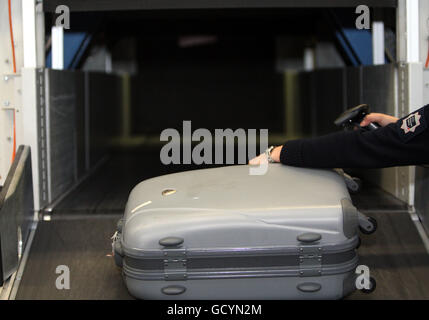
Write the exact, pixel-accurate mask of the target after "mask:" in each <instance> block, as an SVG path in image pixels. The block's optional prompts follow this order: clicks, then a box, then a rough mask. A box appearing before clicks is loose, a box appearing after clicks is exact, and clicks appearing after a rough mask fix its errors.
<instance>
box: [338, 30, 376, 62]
mask: <svg viewBox="0 0 429 320" xmlns="http://www.w3.org/2000/svg"><path fill="white" fill-rule="evenodd" d="M343 34H344V37H345V38H346V40H347V42H348V43H349V45H350V48H351V50H353V52H354V53H355V54H356V56H357V58H358V59H359V60H360V64H362V65H371V64H372V34H371V32H370V31H369V30H358V29H355V28H344V29H343Z"/></svg>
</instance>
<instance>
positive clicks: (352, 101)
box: [346, 67, 365, 108]
mask: <svg viewBox="0 0 429 320" xmlns="http://www.w3.org/2000/svg"><path fill="white" fill-rule="evenodd" d="M346 98H347V100H346V101H347V102H346V106H347V108H351V107H354V106H357V105H359V104H361V103H365V102H363V95H362V67H349V68H346Z"/></svg>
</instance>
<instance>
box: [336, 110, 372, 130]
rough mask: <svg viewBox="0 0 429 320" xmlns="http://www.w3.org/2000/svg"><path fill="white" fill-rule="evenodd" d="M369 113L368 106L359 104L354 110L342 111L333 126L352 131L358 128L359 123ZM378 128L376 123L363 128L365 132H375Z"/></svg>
mask: <svg viewBox="0 0 429 320" xmlns="http://www.w3.org/2000/svg"><path fill="white" fill-rule="evenodd" d="M369 113H371V112H370V110H369V105H367V104H360V105H358V106H356V107H354V108H351V109H348V110H346V111H344V112H343V113H342V114H341V115H340V116H339V117H338V118H337V119H336V120H335V121H334V123H335V125H336V126H338V127H342V128H345V129H353V128H355V127H358V128H359V127H360V123H361V122H362V120H363V119H364V118H365V116H366V115H367V114H369ZM378 128H380V126H379V125H378V124H377V123H370V124H369V125H368V126H366V127H363V129H365V130H370V131H372V130H377V129H378Z"/></svg>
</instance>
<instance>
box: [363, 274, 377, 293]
mask: <svg viewBox="0 0 429 320" xmlns="http://www.w3.org/2000/svg"><path fill="white" fill-rule="evenodd" d="M369 282H370V284H371V285H370V288H369V289H365V288H364V289H362V290H361V291H362V292H363V293H367V294H368V293H371V292H374V290H375V288H377V281H375V278H374V277H370V278H369Z"/></svg>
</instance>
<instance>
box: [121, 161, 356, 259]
mask: <svg viewBox="0 0 429 320" xmlns="http://www.w3.org/2000/svg"><path fill="white" fill-rule="evenodd" d="M342 199H350V196H349V193H348V191H347V188H346V186H345V183H344V180H343V178H342V177H341V176H339V175H338V174H337V173H335V172H334V171H332V170H316V169H304V168H294V167H288V166H284V165H281V164H270V165H269V169H268V171H267V173H266V174H265V175H250V174H249V166H247V165H241V166H228V167H221V168H213V169H202V170H194V171H187V172H181V173H175V174H169V175H165V176H160V177H156V178H152V179H148V180H145V181H143V182H141V183H140V184H138V185H137V186H136V187H135V188H134V189H133V190H132V192H131V194H130V197H129V200H128V203H127V206H126V211H125V216H124V221H125V223H124V227H123V234H122V246H123V248H124V251H127V250H128V251H129V252H131V251H132V252H133V255H145V254H148V253H153V252H154V251H160V250H163V249H165V248H166V247H169V246H181V247H185V248H187V249H189V250H190V252H191V251H195V252H197V251H201V250H202V251H204V250H214V251H216V250H220V251H223V252H225V250H226V252H227V251H228V250H232V252H234V250H235V252H238V251H240V250H241V249H243V250H246V248H273V247H279V246H280V247H285V246H290V247H291V248H297V246H299V245H302V244H305V238H306V237H307V238H308V237H310V239H307V242H308V241H309V240H311V237H314V235H316V237H318V236H320V239H317V240H313V242H314V241H315V242H316V243H318V244H319V245H327V244H329V245H332V244H334V245H337V244H341V243H343V242H344V241H346V240H347V237H346V236H345V235H344V232H343V227H344V226H343V223H344V221H343V220H344V219H343V213H344V212H343V208H342V205H341V200H342ZM352 220H353V219H352ZM300 236H301V238H300V239H301V240H298V239H299V237H300ZM302 239H304V240H302ZM162 240H164V241H167V242H168V241H172V242H173V243H174V241H176V242H177V241H179V242H181V243H177V244H176V245H173V244H168V243H164V244H162ZM310 242H311V241H310Z"/></svg>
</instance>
